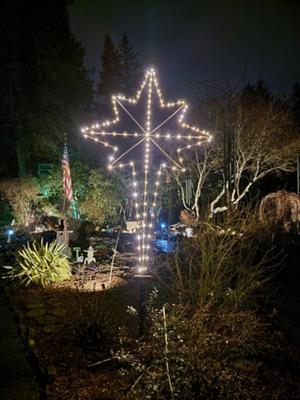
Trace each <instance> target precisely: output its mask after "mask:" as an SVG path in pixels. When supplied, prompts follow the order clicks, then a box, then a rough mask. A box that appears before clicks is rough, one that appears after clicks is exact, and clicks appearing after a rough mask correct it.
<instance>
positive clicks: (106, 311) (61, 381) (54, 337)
mask: <svg viewBox="0 0 300 400" xmlns="http://www.w3.org/2000/svg"><path fill="white" fill-rule="evenodd" d="M118 275H120V274H118V273H117V274H114V276H113V279H112V286H113V287H112V288H111V289H109V290H107V289H103V285H105V287H107V286H108V285H107V283H108V274H107V272H105V273H101V272H92V273H90V276H88V277H85V278H86V282H85V283H83V280H82V276H79V275H78V274H75V275H73V276H72V278H71V279H70V280H68V281H65V282H61V283H56V284H50V285H48V286H47V287H45V288H33V287H32V288H24V289H18V290H17V291H14V292H12V293H11V299H12V300H13V303H14V307H15V309H16V310H17V312H18V314H19V315H20V321H21V328H22V332H23V335H24V337H25V338H26V341H27V343H28V346H29V347H30V349H31V350H32V352H33V353H34V355H35V357H36V359H37V361H38V364H39V366H40V368H41V370H42V371H43V373H44V374H45V378H46V380H47V384H46V393H47V397H46V398H47V399H72V400H85V399H89V400H92V399H107V400H108V399H116V398H117V395H118V394H120V393H121V392H122V391H126V390H128V387H129V384H128V382H127V381H126V379H125V378H124V377H121V376H120V375H119V374H118V372H117V369H116V368H115V366H114V365H113V364H112V363H109V362H108V363H105V365H104V368H103V367H101V366H100V367H99V366H94V367H91V364H93V363H95V362H98V361H99V360H103V359H108V358H110V348H111V347H113V346H114V345H115V344H117V334H116V332H117V331H118V326H120V325H126V324H127V313H126V308H127V305H132V306H134V307H136V302H137V298H138V292H137V288H136V284H135V282H134V280H132V279H131V277H130V275H129V274H127V276H126V279H124V277H120V276H118ZM130 323H131V326H129V329H131V331H132V332H133V334H134V335H135V334H136V329H137V320H135V319H134V318H133V319H132V318H131V319H130ZM127 325H128V324H127Z"/></svg>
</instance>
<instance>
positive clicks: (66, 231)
mask: <svg viewBox="0 0 300 400" xmlns="http://www.w3.org/2000/svg"><path fill="white" fill-rule="evenodd" d="M64 137H65V140H64V150H65V148H66V147H67V133H66V132H65V133H64ZM63 221H64V230H63V241H64V243H65V244H66V245H67V246H68V245H69V238H68V226H67V213H66V193H65V190H64V202H63Z"/></svg>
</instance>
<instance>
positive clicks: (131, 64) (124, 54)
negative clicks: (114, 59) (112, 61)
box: [118, 33, 141, 95]
mask: <svg viewBox="0 0 300 400" xmlns="http://www.w3.org/2000/svg"><path fill="white" fill-rule="evenodd" d="M118 50H119V55H120V68H121V70H120V86H121V90H122V92H123V93H126V94H130V95H131V94H133V93H134V92H135V91H136V90H137V86H138V82H139V77H140V66H141V64H140V62H139V61H138V57H137V53H136V52H135V51H134V48H133V45H132V44H131V43H130V41H129V40H128V36H127V35H126V34H125V33H124V34H123V37H122V39H121V41H120V43H119V47H118Z"/></svg>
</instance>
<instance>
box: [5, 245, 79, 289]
mask: <svg viewBox="0 0 300 400" xmlns="http://www.w3.org/2000/svg"><path fill="white" fill-rule="evenodd" d="M64 251H65V245H64V244H59V243H57V242H52V243H50V244H49V243H43V241H41V242H40V243H38V244H37V243H35V242H33V243H27V245H25V246H23V248H22V249H21V250H19V251H18V252H17V255H16V265H15V266H14V267H12V268H11V269H10V270H9V272H8V275H7V278H9V279H11V280H12V281H13V282H15V283H16V284H17V285H25V286H28V285H30V284H35V285H38V286H46V285H47V284H49V283H51V282H59V281H63V280H65V279H68V278H69V277H70V275H71V269H70V265H69V261H68V260H67V258H66V256H65V255H64Z"/></svg>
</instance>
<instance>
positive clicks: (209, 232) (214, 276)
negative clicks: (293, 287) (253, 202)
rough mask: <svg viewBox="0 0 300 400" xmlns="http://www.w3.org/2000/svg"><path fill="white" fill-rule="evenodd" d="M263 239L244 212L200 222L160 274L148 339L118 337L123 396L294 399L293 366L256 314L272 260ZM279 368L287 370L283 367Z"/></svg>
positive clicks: (276, 336) (270, 329)
mask: <svg viewBox="0 0 300 400" xmlns="http://www.w3.org/2000/svg"><path fill="white" fill-rule="evenodd" d="M262 238H263V235H260V228H259V226H258V225H257V224H256V221H255V219H254V218H251V217H250V216H249V215H247V216H246V217H245V216H244V217H241V215H234V216H232V218H231V220H230V221H227V222H226V221H225V222H224V223H223V226H222V227H216V226H212V225H209V224H208V223H203V224H202V226H200V228H199V230H198V232H197V235H196V237H195V238H193V239H189V240H186V241H184V243H182V246H181V248H180V249H179V251H178V254H177V255H176V256H175V258H174V259H173V260H172V261H171V263H170V264H169V266H168V268H167V270H159V271H158V276H157V278H158V280H159V282H160V287H159V290H158V291H157V292H155V293H154V294H155V296H152V297H151V299H150V302H149V305H148V312H147V315H148V325H149V326H148V328H149V330H148V332H147V335H146V336H145V337H142V338H140V339H139V340H137V341H134V340H131V339H130V338H128V336H126V335H125V334H122V335H121V344H122V349H121V350H120V351H119V352H117V353H116V357H117V358H118V359H119V360H120V361H121V362H122V363H125V364H126V365H127V366H128V368H126V369H123V371H122V372H123V374H125V375H127V376H129V377H130V378H131V379H132V387H131V389H130V391H129V392H128V393H127V398H129V399H141V398H149V399H153V400H156V399H172V400H173V399H190V400H193V399H197V400H202V399H203V400H204V399H205V400H208V399H211V400H213V399H217V400H227V399H228V400H229V399H230V400H231V399H249V400H250V399H251V400H265V399H274V400H277V399H280V398H287V399H296V393H297V389H298V390H299V387H298V388H297V387H296V383H295V382H296V380H295V377H296V376H297V373H299V371H300V369H299V365H297V363H296V361H295V358H294V357H293V354H292V353H291V352H289V350H288V347H287V346H285V345H283V339H282V336H281V334H279V333H278V332H277V331H276V329H274V328H273V327H272V325H271V324H270V323H269V322H270V318H269V317H263V316H258V313H257V311H256V308H257V304H258V303H257V301H256V300H257V295H258V294H259V293H260V292H261V291H262V289H263V288H264V289H265V288H266V286H265V285H266V283H267V281H268V278H269V276H270V273H271V271H272V269H273V267H274V263H275V260H274V257H273V254H272V251H267V252H266V251H264V252H262V251H261V249H260V247H259V242H261V240H262ZM272 265H273V267H272ZM285 363H289V364H290V366H291V368H290V369H285V370H282V368H281V365H283V364H285ZM293 363H294V365H293ZM293 368H294V375H293V372H291V371H292V370H293Z"/></svg>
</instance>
